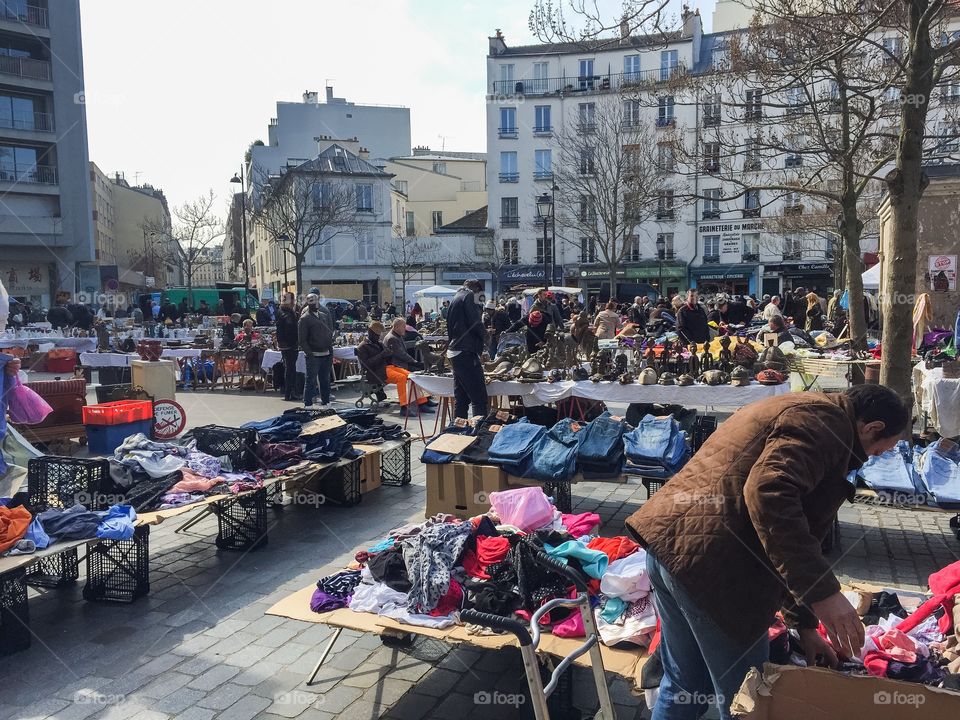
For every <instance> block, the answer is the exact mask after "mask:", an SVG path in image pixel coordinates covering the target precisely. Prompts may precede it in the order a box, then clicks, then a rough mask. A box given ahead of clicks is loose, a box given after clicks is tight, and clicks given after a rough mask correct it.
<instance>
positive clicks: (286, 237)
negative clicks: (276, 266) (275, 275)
mask: <svg viewBox="0 0 960 720" xmlns="http://www.w3.org/2000/svg"><path fill="white" fill-rule="evenodd" d="M277 242H278V243H280V251H281V252H282V253H283V291H284V292H287V287H289V285H288V283H287V243H288V242H290V236H289V235H287V234H286V233H284V234H283V235H280V236H279V237H278V238H277Z"/></svg>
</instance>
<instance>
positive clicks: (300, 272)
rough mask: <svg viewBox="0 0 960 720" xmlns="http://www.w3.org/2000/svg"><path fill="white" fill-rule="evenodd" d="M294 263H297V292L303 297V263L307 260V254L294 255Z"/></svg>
mask: <svg viewBox="0 0 960 720" xmlns="http://www.w3.org/2000/svg"><path fill="white" fill-rule="evenodd" d="M293 259H294V262H295V263H296V276H297V288H296V292H297V294H298V295H303V294H304V292H303V263H304V261H305V260H306V253H294V254H293Z"/></svg>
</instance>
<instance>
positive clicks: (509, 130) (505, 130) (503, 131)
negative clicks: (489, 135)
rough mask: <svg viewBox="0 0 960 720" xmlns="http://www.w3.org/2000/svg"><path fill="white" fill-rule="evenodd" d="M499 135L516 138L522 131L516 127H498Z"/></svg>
mask: <svg viewBox="0 0 960 720" xmlns="http://www.w3.org/2000/svg"><path fill="white" fill-rule="evenodd" d="M497 135H499V136H500V137H502V138H516V137H519V136H520V133H519V132H518V131H517V129H516V128H515V127H502V128H497Z"/></svg>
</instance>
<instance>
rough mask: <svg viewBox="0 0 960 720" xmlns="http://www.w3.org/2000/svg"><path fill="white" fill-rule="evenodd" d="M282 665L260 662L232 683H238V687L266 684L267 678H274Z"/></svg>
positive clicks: (244, 671)
mask: <svg viewBox="0 0 960 720" xmlns="http://www.w3.org/2000/svg"><path fill="white" fill-rule="evenodd" d="M280 668H281V665H279V664H278V663H271V662H266V661H265V662H259V663H257V664H256V665H254V666H253V667H249V668H246V669H245V670H243V671H242V672H241V673H240V674H239V675H237V676H236V677H234V678H233V679H232V680H231V681H230V682H233V683H236V684H237V685H247V686H253V685H259V684H260V683H262V682H264V681H265V680H266V679H267V678H269V677H272V676H273V675H274V674H275V673H277V672H279V670H280Z"/></svg>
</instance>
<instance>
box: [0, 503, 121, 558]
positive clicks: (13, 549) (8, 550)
mask: <svg viewBox="0 0 960 720" xmlns="http://www.w3.org/2000/svg"><path fill="white" fill-rule="evenodd" d="M136 520H137V513H136V511H135V510H134V509H133V508H132V507H130V506H129V505H112V506H111V507H110V508H108V509H107V510H103V511H99V512H97V511H93V510H88V509H87V507H86V506H84V505H80V504H79V503H78V504H76V505H74V506H73V507H69V508H64V509H60V508H50V509H48V510H44V511H42V512H39V513H31V512H30V510H29V508H27V507H26V506H24V505H19V504H15V503H14V502H13V501H12V500H10V499H5V500H0V555H29V554H31V553H34V552H36V551H37V550H44V549H46V548H48V547H50V546H51V545H54V544H55V543H57V542H65V541H69V540H92V539H94V538H100V539H103V540H129V539H130V538H132V537H133V531H134V523H135V522H136Z"/></svg>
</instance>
